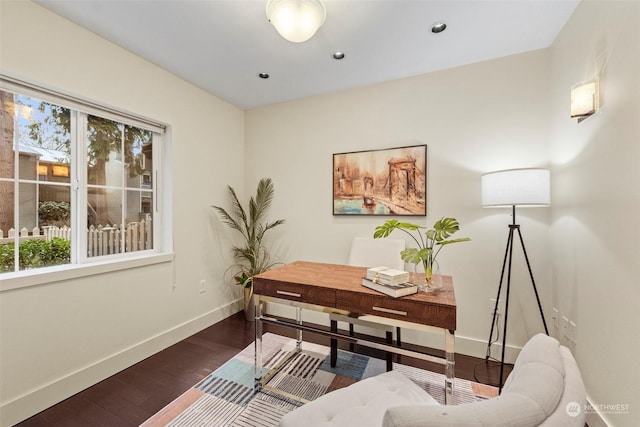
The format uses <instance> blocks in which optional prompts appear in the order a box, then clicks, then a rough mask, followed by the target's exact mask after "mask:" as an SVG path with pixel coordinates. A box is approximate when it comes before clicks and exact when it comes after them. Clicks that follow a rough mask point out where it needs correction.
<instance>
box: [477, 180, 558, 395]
mask: <svg viewBox="0 0 640 427" xmlns="http://www.w3.org/2000/svg"><path fill="white" fill-rule="evenodd" d="M550 199H551V195H550V173H549V171H548V170H546V169H509V170H503V171H497V172H491V173H487V174H484V175H482V206H483V207H511V213H512V219H513V221H512V222H511V224H509V237H508V239H507V248H506V250H505V253H504V260H503V261H502V273H500V285H499V286H498V294H497V296H496V305H495V307H494V309H493V320H492V322H491V332H490V333H489V340H488V342H487V355H486V360H489V356H490V354H491V339H492V338H493V331H494V326H495V325H496V316H497V313H498V304H499V302H500V294H501V291H502V283H503V281H504V277H505V269H506V273H507V289H506V295H505V309H504V326H503V331H502V356H501V358H500V392H502V381H503V376H504V352H505V348H506V339H507V319H508V315H509V291H510V290H511V259H512V257H513V243H514V242H513V240H514V235H515V234H516V233H517V234H518V238H519V240H520V245H521V246H522V251H523V253H524V259H525V260H526V262H527V268H528V270H529V276H530V277H531V284H532V285H533V291H534V293H535V295H536V301H537V302H538V309H539V310H540V317H541V318H542V324H543V325H544V332H545V333H546V334H547V335H549V331H548V329H547V322H546V321H545V320H544V313H543V312H542V305H541V304H540V298H539V297H538V289H537V288H536V282H535V280H534V279H533V272H532V271H531V264H530V263H529V257H528V256H527V250H526V249H525V247H524V240H522V233H520V225H519V224H516V206H523V207H524V206H529V207H547V206H549V205H550V204H551V200H550Z"/></svg>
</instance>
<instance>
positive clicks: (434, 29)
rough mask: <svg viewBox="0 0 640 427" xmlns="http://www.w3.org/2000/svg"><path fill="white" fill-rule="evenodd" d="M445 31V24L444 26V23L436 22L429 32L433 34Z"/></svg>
mask: <svg viewBox="0 0 640 427" xmlns="http://www.w3.org/2000/svg"><path fill="white" fill-rule="evenodd" d="M446 29H447V24H445V23H444V22H436V23H435V24H433V25H432V26H431V32H432V33H435V34H438V33H441V32H443V31H444V30H446Z"/></svg>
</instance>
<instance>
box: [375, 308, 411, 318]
mask: <svg viewBox="0 0 640 427" xmlns="http://www.w3.org/2000/svg"><path fill="white" fill-rule="evenodd" d="M373 310H374V311H381V312H383V313H389V314H397V315H398V316H406V315H407V312H406V311H399V310H392V309H390V308H384V307H373Z"/></svg>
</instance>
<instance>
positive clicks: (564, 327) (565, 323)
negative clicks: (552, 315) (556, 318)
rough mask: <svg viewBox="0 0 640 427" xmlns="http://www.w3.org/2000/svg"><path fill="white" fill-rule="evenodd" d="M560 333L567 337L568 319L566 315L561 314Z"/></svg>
mask: <svg viewBox="0 0 640 427" xmlns="http://www.w3.org/2000/svg"><path fill="white" fill-rule="evenodd" d="M562 335H563V336H564V337H565V338H569V319H568V318H567V317H566V316H562Z"/></svg>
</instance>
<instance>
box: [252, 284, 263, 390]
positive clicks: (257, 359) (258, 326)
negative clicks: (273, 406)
mask: <svg viewBox="0 0 640 427" xmlns="http://www.w3.org/2000/svg"><path fill="white" fill-rule="evenodd" d="M253 300H254V303H255V306H256V320H255V341H254V352H253V353H254V366H255V370H254V378H255V388H256V390H257V389H259V388H260V381H261V380H262V321H261V320H260V318H261V316H262V310H261V304H260V296H259V295H254V297H253Z"/></svg>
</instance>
